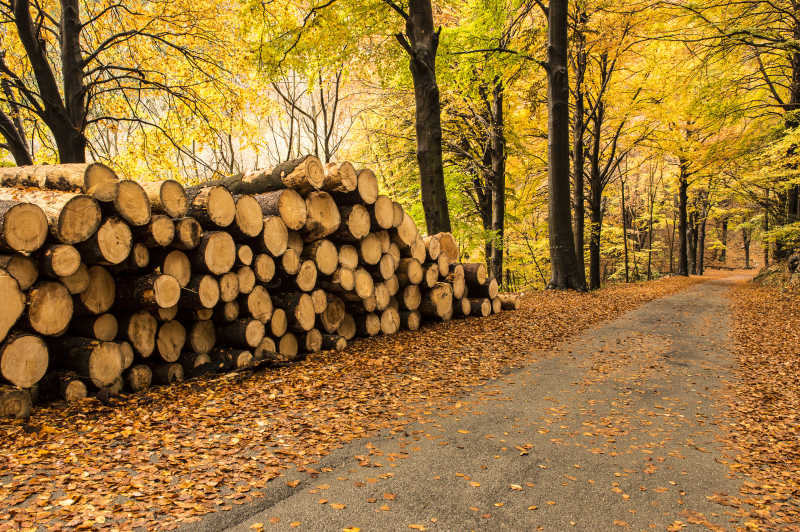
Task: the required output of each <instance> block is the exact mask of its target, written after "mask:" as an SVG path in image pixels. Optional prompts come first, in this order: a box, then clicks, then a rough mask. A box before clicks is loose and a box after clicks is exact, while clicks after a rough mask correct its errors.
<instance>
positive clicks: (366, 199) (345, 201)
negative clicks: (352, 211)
mask: <svg viewBox="0 0 800 532" xmlns="http://www.w3.org/2000/svg"><path fill="white" fill-rule="evenodd" d="M357 176H358V184H357V186H356V190H354V191H353V192H344V193H343V192H335V193H332V194H331V195H332V196H333V197H334V198H335V199H336V203H338V204H339V205H351V204H354V203H364V204H366V205H372V204H373V203H375V200H376V199H378V178H377V177H376V176H375V173H374V172H373V171H372V170H370V169H369V168H364V169H362V170H359V171H358V172H357Z"/></svg>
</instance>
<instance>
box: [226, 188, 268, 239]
mask: <svg viewBox="0 0 800 532" xmlns="http://www.w3.org/2000/svg"><path fill="white" fill-rule="evenodd" d="M234 201H235V205H236V213H235V215H234V217H233V224H231V226H230V229H229V231H230V232H231V233H232V234H234V235H235V236H236V237H238V238H255V237H257V236H258V235H260V234H261V231H262V230H263V229H264V216H263V215H262V214H261V206H260V205H259V204H258V202H257V201H256V200H255V199H253V197H252V196H248V195H239V196H235V197H234Z"/></svg>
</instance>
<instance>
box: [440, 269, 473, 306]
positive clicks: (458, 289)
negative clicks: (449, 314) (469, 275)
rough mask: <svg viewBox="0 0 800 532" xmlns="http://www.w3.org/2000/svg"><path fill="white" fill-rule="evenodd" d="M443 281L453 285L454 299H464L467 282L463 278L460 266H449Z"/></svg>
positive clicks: (462, 270)
mask: <svg viewBox="0 0 800 532" xmlns="http://www.w3.org/2000/svg"><path fill="white" fill-rule="evenodd" d="M440 273H441V272H440ZM444 279H445V281H447V282H448V283H450V284H451V285H453V297H454V298H456V299H461V298H463V297H464V292H465V291H466V288H467V282H466V279H465V277H464V267H463V266H462V265H461V264H451V265H450V272H449V273H448V274H447V275H446V276H445V277H444Z"/></svg>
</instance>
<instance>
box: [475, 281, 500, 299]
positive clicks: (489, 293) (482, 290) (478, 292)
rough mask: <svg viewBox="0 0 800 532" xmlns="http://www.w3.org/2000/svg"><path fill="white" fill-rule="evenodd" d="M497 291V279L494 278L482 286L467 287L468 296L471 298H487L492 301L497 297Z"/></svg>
mask: <svg viewBox="0 0 800 532" xmlns="http://www.w3.org/2000/svg"><path fill="white" fill-rule="evenodd" d="M499 291H500V290H499V287H498V286H497V279H494V278H493V279H490V280H489V281H488V282H487V283H486V284H483V285H471V284H470V285H469V295H471V296H473V297H488V298H489V299H494V298H496V297H497V294H498V293H499Z"/></svg>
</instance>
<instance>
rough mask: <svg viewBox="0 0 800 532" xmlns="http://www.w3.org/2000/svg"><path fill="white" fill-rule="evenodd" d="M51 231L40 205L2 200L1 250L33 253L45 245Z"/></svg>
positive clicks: (0, 217)
mask: <svg viewBox="0 0 800 532" xmlns="http://www.w3.org/2000/svg"><path fill="white" fill-rule="evenodd" d="M48 233H49V229H48V226H47V217H46V216H45V214H44V211H43V210H42V208H41V207H39V206H38V205H35V204H33V203H27V202H19V201H14V200H8V199H6V200H0V249H4V250H6V251H16V252H19V253H32V252H34V251H36V250H37V249H39V248H40V247H42V246H43V245H44V242H45V240H46V239H47V235H48Z"/></svg>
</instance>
